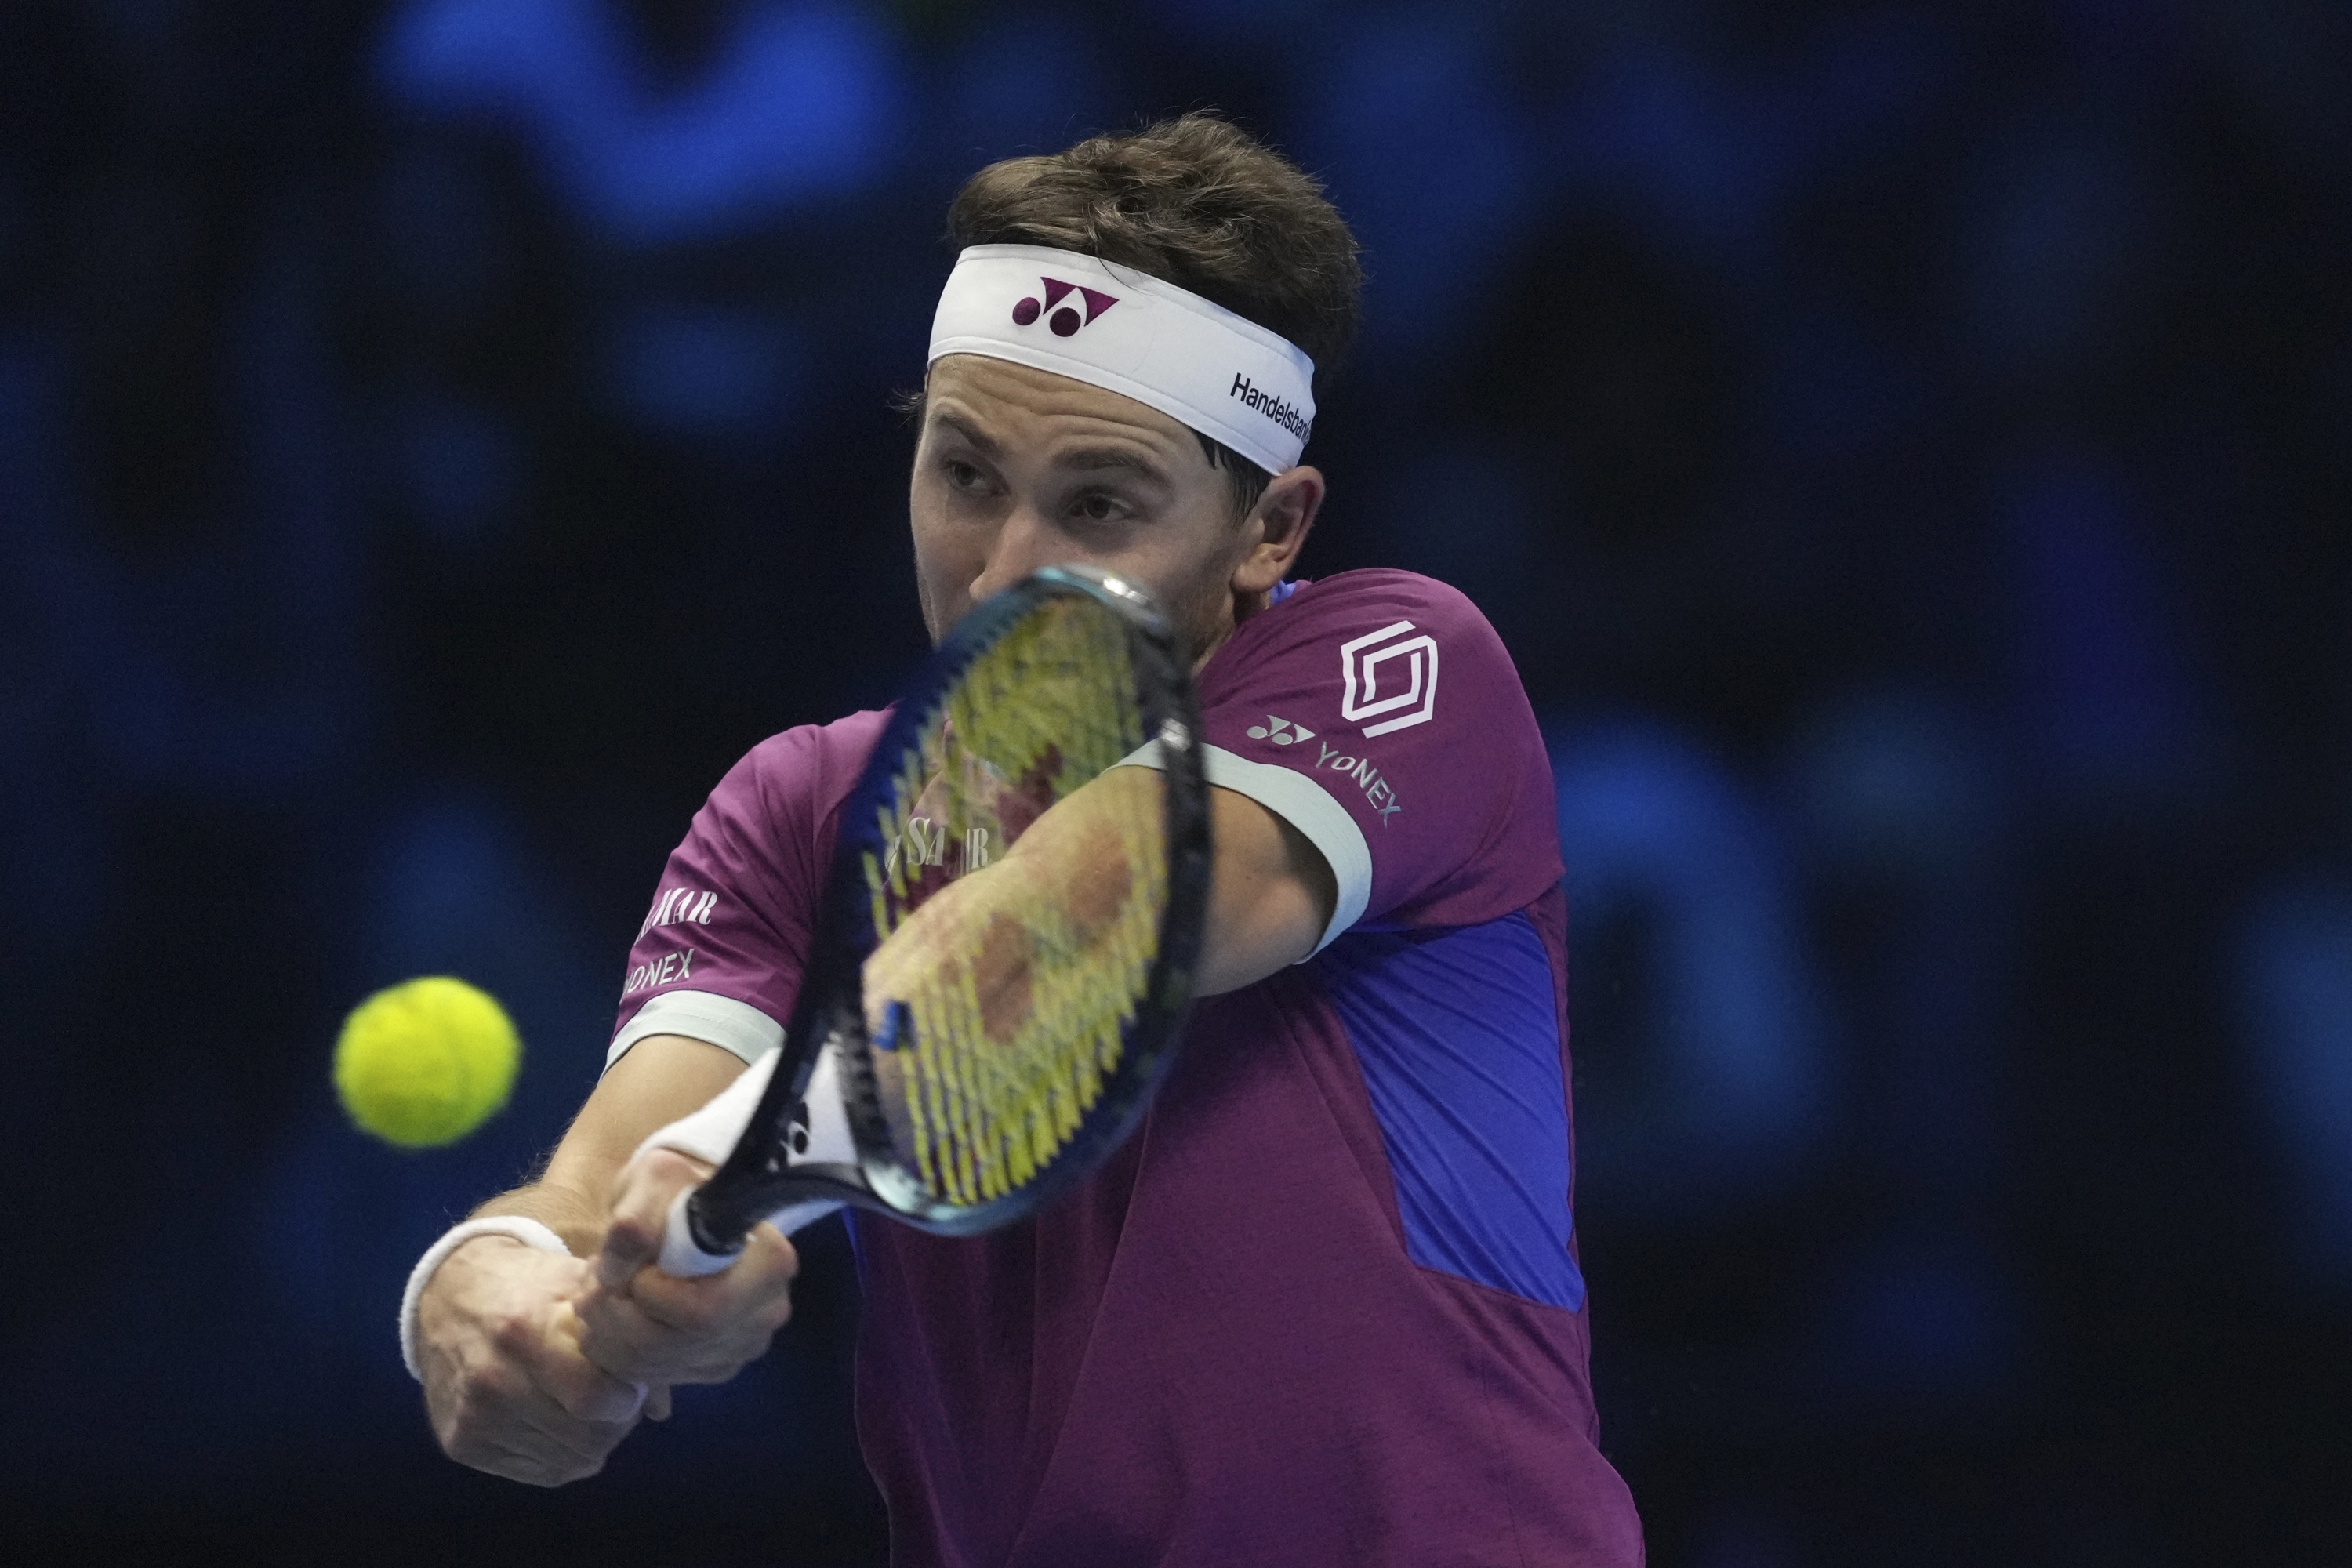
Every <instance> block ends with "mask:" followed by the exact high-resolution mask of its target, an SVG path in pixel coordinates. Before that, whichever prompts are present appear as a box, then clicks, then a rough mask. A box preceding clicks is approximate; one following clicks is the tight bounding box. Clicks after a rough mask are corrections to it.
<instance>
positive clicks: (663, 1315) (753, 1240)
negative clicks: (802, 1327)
mask: <svg viewBox="0 0 2352 1568" xmlns="http://www.w3.org/2000/svg"><path fill="white" fill-rule="evenodd" d="M800 1268H801V1258H800V1253H799V1251H798V1249H796V1248H795V1247H793V1244H792V1243H791V1242H789V1241H787V1240H785V1239H784V1236H783V1233H782V1231H780V1230H778V1229H777V1228H776V1227H775V1226H772V1225H769V1224H767V1223H766V1222H765V1221H762V1222H761V1223H760V1224H759V1225H756V1226H752V1227H751V1234H750V1235H749V1236H747V1237H744V1238H743V1250H742V1252H741V1253H740V1254H739V1255H737V1257H736V1259H735V1261H734V1262H733V1263H732V1264H730V1265H729V1266H728V1268H727V1269H726V1271H725V1272H723V1273H719V1274H709V1275H705V1276H703V1277H702V1278H700V1279H674V1278H672V1277H671V1276H669V1275H667V1274H665V1273H663V1272H662V1271H661V1270H660V1269H659V1268H653V1267H651V1266H647V1267H646V1268H640V1269H639V1270H638V1271H637V1273H636V1274H635V1276H634V1277H633V1278H631V1279H630V1280H629V1282H628V1296H629V1299H630V1300H632V1301H633V1302H635V1304H636V1306H637V1308H638V1309H639V1310H641V1311H643V1312H644V1314H645V1315H646V1317H647V1318H649V1319H651V1320H652V1321H654V1322H656V1323H658V1324H661V1325H663V1326H665V1327H667V1328H672V1329H676V1330H677V1331H680V1332H682V1333H686V1334H692V1335H712V1336H717V1335H721V1334H723V1333H724V1332H725V1331H727V1330H728V1329H730V1328H740V1329H749V1330H751V1331H756V1332H759V1333H761V1334H769V1333H773V1332H774V1331H776V1330H777V1329H778V1328H781V1327H782V1325H783V1324H784V1322H785V1321H787V1320H788V1319H789V1318H790V1317H791V1316H792V1284H793V1279H794V1277H795V1276H797V1275H798V1274H799V1273H800Z"/></svg>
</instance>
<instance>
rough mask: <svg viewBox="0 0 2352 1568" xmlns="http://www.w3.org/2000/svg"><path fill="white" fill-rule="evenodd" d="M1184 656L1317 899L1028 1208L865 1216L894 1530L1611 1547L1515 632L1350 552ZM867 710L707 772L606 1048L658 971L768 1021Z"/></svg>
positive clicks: (864, 1429) (1546, 790)
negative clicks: (1312, 915) (1285, 832)
mask: <svg viewBox="0 0 2352 1568" xmlns="http://www.w3.org/2000/svg"><path fill="white" fill-rule="evenodd" d="M1199 684H1200V695H1201V704H1202V719H1203V731H1204V737H1205V739H1206V741H1207V742H1208V743H1209V746H1210V748H1211V750H1210V753H1209V769H1210V779H1211V782H1212V783H1213V784H1219V785H1221V786H1223V787H1226V788H1233V789H1238V790H1240V791H1241V792H1242V793H1244V794H1247V795H1251V796H1253V797H1254V798H1255V799H1258V800H1260V801H1261V802H1263V803H1264V804H1265V805H1267V806H1268V808H1269V809H1272V810H1275V811H1276V812H1278V813H1279V814H1281V815H1282V816H1284V817H1285V818H1286V820H1288V821H1290V822H1291V823H1292V824H1293V826H1297V827H1298V828H1299V830H1300V831H1302V832H1303V833H1305V834H1307V837H1309V838H1310V839H1312V840H1313V841H1314V842H1315V843H1316V844H1317V845H1318V847H1320V848H1321V849H1322V851H1323V853H1324V855H1325V857H1326V858H1327V859H1328V860H1329V861H1330V862H1331V864H1332V867H1333V870H1334V872H1335V875H1336V876H1337V877H1338V879H1339V893H1340V896H1339V913H1338V915H1337V916H1336V917H1335V921H1334V928H1335V929H1334V930H1333V931H1332V932H1330V933H1329V934H1328V936H1327V939H1326V944H1325V945H1324V946H1323V947H1322V948H1321V949H1320V950H1319V951H1318V953H1317V954H1316V955H1315V956H1314V957H1313V958H1311V959H1310V960H1308V961H1307V962H1306V963H1301V964H1298V965H1297V966H1295V967H1293V968H1291V969H1289V970H1287V971H1286V972H1284V973H1280V974H1276V975H1274V976H1272V977H1271V978H1269V979H1267V980H1265V981H1262V982H1260V983H1259V984H1255V985H1252V986H1250V987H1247V988H1246V989H1244V990H1242V991H1239V992H1235V993H1234V994H1230V995H1225V996H1220V997H1214V998H1211V999H1208V1000H1206V1001H1204V1002H1202V1003H1201V1004H1200V1005H1198V1006H1197V1007H1196V1008H1195V1010H1194V1012H1193V1015H1192V1022H1191V1024H1190V1026H1189V1028H1188V1032H1187V1036H1186V1041H1185V1047H1184V1050H1183V1053H1182V1055H1181V1057H1180V1058H1179V1060H1178V1062H1177V1065H1176V1067H1175V1068H1174V1070H1173V1071H1172V1072H1171V1075H1170V1078H1169V1080H1168V1083H1167V1085H1166V1087H1165V1088H1164V1089H1162V1091H1161V1093H1160V1098H1159V1100H1157V1101H1156V1102H1155V1104H1154V1105H1153V1107H1152V1109H1151V1110H1150V1114H1149V1115H1148V1117H1147V1118H1146V1120H1145V1121H1144V1123H1143V1126H1142V1127H1141V1129H1140V1130H1139V1131H1138V1133H1137V1134H1136V1136H1135V1138H1134V1139H1133V1140H1132V1141H1131V1142H1129V1144H1128V1145H1127V1146H1126V1147H1125V1148H1124V1149H1123V1150H1121V1151H1120V1152H1119V1153H1118V1155H1117V1156H1115V1157H1114V1158H1113V1159H1112V1161H1111V1162H1110V1163H1108V1165H1107V1166H1106V1167H1105V1168H1104V1169H1103V1170H1102V1171H1101V1172H1099V1173H1097V1174H1096V1175H1095V1176H1094V1177H1092V1178H1091V1179H1090V1180H1088V1181H1087V1183H1085V1184H1083V1185H1081V1186H1080V1187H1079V1188H1078V1189H1077V1190H1076V1191H1075V1192H1074V1193H1072V1194H1070V1195H1069V1196H1068V1197H1067V1198H1066V1199H1064V1200H1063V1201H1062V1202H1060V1203H1059V1204H1057V1205H1055V1207H1054V1208H1052V1209H1051V1210H1049V1211H1048V1212H1047V1213H1045V1215H1041V1216H1039V1217H1037V1218H1036V1219H1034V1220H1031V1221H1028V1222H1026V1223H1024V1224H1021V1225H1017V1226H1011V1227H1009V1228H1007V1229H1005V1230H1003V1231H999V1232H996V1233H994V1234H992V1235H990V1236H986V1237H972V1238H966V1239H952V1240H951V1239H948V1238H943V1237H931V1236H927V1235H924V1234H922V1233H920V1232H918V1231H915V1230H913V1229H910V1228H908V1227H906V1226H898V1225H894V1224H892V1223H890V1222H888V1221H887V1220H883V1219H879V1218H877V1217H875V1216H872V1215H856V1218H855V1220H854V1222H853V1235H854V1236H855V1237H856V1241H857V1243H858V1251H859V1261H860V1266H861V1268H862V1271H863V1273H864V1277H865V1283H866V1311H865V1323H864V1328H863V1331H862V1335H861V1339H860V1342H859V1345H858V1352H857V1426H858V1434H859V1437H860V1440H861V1442H862V1444H863V1446H864V1449H865V1453H866V1462H867V1464H868V1466H869V1468H871V1469H872V1471H873V1473H874V1477H875V1479H876V1481H877V1483H878V1485H879V1486H880V1488H881V1489H882V1492H883V1495H884V1497H885V1499H886V1500H887V1503H888V1505H889V1510H890V1521H891V1560H892V1562H893V1563H895V1564H899V1565H901V1568H917V1565H930V1564H939V1565H941V1568H950V1565H952V1568H1000V1565H1003V1568H1016V1565H1017V1568H1049V1565H1062V1564H1085V1565H1088V1568H1094V1565H1107V1564H1113V1563H1160V1564H1166V1565H1169V1568H1190V1565H1195V1564H1211V1563H1302V1564H1304V1563H1315V1564H1325V1563H1329V1564H1339V1563H1346V1564H1350V1565H1364V1568H1374V1565H1381V1564H1395V1565H1397V1568H1405V1565H1408V1564H1411V1565H1416V1568H1419V1565H1425V1564H1435V1563H1446V1564H1486V1563H1493V1564H1498V1565H1499V1564H1511V1565H1513V1568H1550V1565H1559V1568H1570V1565H1575V1568H1602V1565H1607V1568H1623V1565H1628V1564H1634V1563H1640V1562H1641V1561H1642V1559H1643V1549H1642V1538H1641V1527H1640V1523H1639V1521H1638V1520H1637V1518H1636V1517H1635V1514H1634V1510H1633V1503H1632V1500H1631V1498H1630V1497H1629V1496H1628V1494H1627V1492H1626V1489H1625V1487H1624V1484H1623V1482H1622V1480H1621V1479H1619V1478H1618V1476H1617V1474H1616V1472H1615V1470H1614V1469H1613V1468H1612V1467H1611V1466H1610V1464H1609V1462H1608V1460H1607V1459H1606V1458H1603V1457H1602V1455H1601V1452H1600V1449H1599V1447H1598V1438H1599V1428H1598V1425H1597V1423H1596V1421H1595V1418H1594V1415H1593V1409H1592V1398H1591V1384H1590V1380H1589V1377H1588V1373H1587V1338H1586V1331H1587V1316H1586V1304H1585V1289H1584V1281H1583V1278H1582V1275H1581V1273H1580V1269H1579V1268H1578V1265H1577V1260H1576V1247H1575V1238H1574V1234H1573V1225H1572V1218H1571V1215H1572V1210H1571V1198H1572V1192H1571V1187H1572V1175H1571V1169H1572V1167H1571V1158H1570V1155H1571V1135H1570V1108H1569V1100H1568V1089H1567V1085H1568V1081H1569V1071H1568V1051H1567V1014H1566V978H1565V977H1566V967H1565V910H1564V906H1563V904H1562V901H1561V898H1560V894H1559V871H1560V868H1559V847H1558V842H1557V833H1556V828H1555V826H1554V816H1553V800H1552V785H1551V775H1550V770H1549V764H1548V763H1547V761H1546V758H1545V754H1544V749H1543V744H1542V739H1541V736H1540V735H1539V734H1538V731H1537V728H1536V724H1535V720H1534V717H1533V715H1532V714H1531V713H1530V712H1529V711H1528V704H1527V700H1526V697H1525V695H1524V693H1523V692H1522V690H1521V689H1520V685H1519V681H1518V677H1517V672H1516V670H1514V669H1513V668H1512V666H1511V662H1510V659H1509V657H1508V655H1507V653H1506V652H1505V650H1504V648H1503V647H1502V645H1501V642H1500V641H1499V640H1498V639H1497V638H1496V636H1495V634H1494V632H1493V630H1492V629H1491V628H1490V627H1489V626H1487V625H1486V621H1485V619H1484V617H1482V616H1480V615H1479V614H1478V612H1477V610H1476V609H1475V607H1474V606H1473V605H1471V604H1470V603H1469V601H1467V600H1466V599H1465V598H1464V597H1463V596H1462V595H1459V594H1457V593H1455V592H1454V590H1452V589H1450V588H1448V587H1445V586H1444V584H1438V583H1434V582H1432V581H1430V580H1429V579H1427V578H1424V577H1419V576H1415V575H1413V574H1410V573H1403V572H1386V571H1376V572H1352V573H1346V574H1341V575H1339V576H1337V577H1332V578H1328V579H1324V580H1321V581H1319V582H1316V583H1311V584H1302V585H1300V586H1299V587H1298V588H1297V591H1295V592H1293V593H1291V594H1290V595H1288V596H1287V597H1286V599H1285V600H1284V601H1283V602H1282V603H1280V604H1278V605H1276V606H1274V607H1273V608H1271V609H1269V610H1267V611H1266V612H1265V613H1264V614H1261V615H1259V616H1255V617H1253V618H1252V619H1250V620H1249V621H1247V622H1246V623H1244V625H1243V626H1241V627H1240V628H1239V630H1238V631H1236V632H1235V634H1234V637H1232V639H1231V640H1229V641H1228V642H1227V643H1226V644H1225V646H1224V647H1222V648H1220V649H1219V650H1218V652H1217V654H1216V656H1215V657H1214V658H1213V659H1211V660H1210V662H1209V664H1208V666H1207V667H1206V668H1204V669H1203V670H1202V675H1201V679H1200V683H1199ZM880 722H881V717H880V715H878V714H870V713H869V714H858V715H856V716H853V717H851V718H849V719H845V720H843V721H840V722H838V723H835V724H832V725H827V726H824V727H823V728H809V729H802V730H795V731H789V732H788V733H786V734H783V735H780V736H777V737H775V738H774V739H772V740H770V741H767V742H762V743H761V745H760V746H759V747H757V748H756V749H754V750H753V752H751V755H749V756H748V757H746V758H745V759H744V760H743V762H742V763H739V764H738V765H737V766H736V767H735V768H734V769H733V770H732V771H731V772H730V773H729V774H728V776H727V778H726V779H725V780H724V781H723V782H722V783H721V784H719V788H718V790H716V791H715V792H714V793H713V794H712V795H711V798H710V802H709V805H706V806H705V807H704V809H703V811H702V812H701V813H700V814H699V815H698V816H697V817H696V819H695V823H694V826H693V829H692V830H691V831H690V832H689V833H688V837H687V839H686V842H685V843H684V844H682V845H681V846H680V847H679V848H678V850H677V854H676V855H674V856H673V857H672V858H671V861H670V865H669V868H668V871H667V875H666V876H665V877H664V879H663V884H662V887H661V889H659V891H658V892H657V894H656V900H655V904H654V907H653V910H652V912H651V913H650V914H649V916H648V920H647V924H646V929H645V931H644V932H643V933H642V934H641V935H640V937H639V940H638V943H637V946H636V948H635V950H634V951H633V952H632V953H631V955H630V971H629V984H630V985H631V986H632V989H631V991H630V993H629V994H627V995H626V996H625V999H624V1011H623V1017H622V1023H623V1026H624V1027H623V1030H622V1031H621V1033H620V1034H619V1035H618V1036H616V1041H617V1042H620V1043H625V1041H626V1040H627V1039H628V1038H629V1037H631V1035H632V1032H633V1031H632V1030H631V1028H630V1027H629V1026H630V1025H631V1024H632V1021H633V1020H637V1019H638V1018H639V1017H640V1010H641V1009H645V1008H646V1007H647V1004H648V1002H649V1000H651V999H656V998H664V999H667V1000H666V1001H664V1002H662V1004H661V1005H658V1006H655V1007H652V1008H651V1009H649V1011H648V1015H647V1018H646V1024H647V1025H648V1026H649V1024H650V1021H651V1019H652V1018H653V1017H656V1016H663V1012H662V1010H663V1007H667V1008H669V1009H670V1010H671V1013H672V1014H673V1015H674V1016H670V1017H669V1018H668V1020H667V1021H666V1022H665V1023H663V1025H662V1026H663V1028H664V1029H665V1030H674V1031H675V1032H678V1033H685V1034H689V1035H694V1034H697V1033H698V1031H697V1029H696V1028H694V1027H691V1026H687V1025H685V1024H683V1023H680V1022H679V1021H678V1020H679V1019H680V1018H684V1017H690V1016H693V1014H694V1010H695V1009H696V1008H698V1007H699V1008H701V1009H703V1010H705V1011H707V1012H709V1013H710V1014H711V1015H712V1016H714V1017H716V1016H720V1015H725V1016H728V1017H730V1018H737V1019H740V1018H741V1017H745V1016H749V1017H751V1018H752V1019H754V1020H755V1022H759V1023H764V1022H765V1021H767V1020H773V1019H781V1018H782V1017H784V1016H787V1015H788V1014H789V1012H790V1009H791V1003H792V996H793V989H794V987H795V986H796V984H797V983H798V978H799V973H800V967H801V963H802V961H803V953H804V952H806V949H807V943H808V921H809V918H810V915H811V912H812V911H813V910H814V907H815V903H816V900H817V894H818V889H819V888H820V886H821V883H822V876H823V870H824V866H825V864H826V857H827V855H828V854H829V852H830V848H831V840H832V837H833V831H834V826H835V816H836V814H837V813H838V810H839V808H840V805H841V802H842V799H843V797H844V796H845V795H846V794H847V792H848V791H849V789H850V788H851V787H852V786H853V784H855V782H856V775H857V773H858V770H859V768H860V767H861V766H862V764H863V763H864V761H865V757H866V752H867V751H868V750H869V749H870V748H871V746H872V744H873V741H874V738H875V735H876V733H877V731H878V728H879V725H880ZM688 955H690V956H688ZM681 963H684V964H685V965H686V972H685V973H679V966H680V964H681ZM665 975H667V978H665ZM730 1026H731V1025H725V1024H720V1025H715V1026H713V1027H712V1028H711V1029H710V1030H709V1033H710V1034H713V1035H717V1034H723V1033H725V1032H726V1030H727V1028H729V1027H730ZM771 1027H772V1026H771ZM719 1043H720V1044H727V1045H730V1046H732V1047H733V1048H737V1049H739V1050H745V1049H746V1047H744V1045H742V1044H741V1043H739V1042H737V1041H732V1040H728V1039H721V1040H719ZM753 1049H756V1045H755V1046H754V1047H753ZM746 1054H751V1051H746Z"/></svg>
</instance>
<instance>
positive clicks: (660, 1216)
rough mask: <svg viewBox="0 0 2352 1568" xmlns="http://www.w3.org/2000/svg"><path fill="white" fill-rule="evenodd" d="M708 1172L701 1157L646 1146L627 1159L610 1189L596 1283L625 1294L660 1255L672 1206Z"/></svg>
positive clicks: (597, 1263) (707, 1174) (697, 1184)
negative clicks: (609, 1213)
mask: <svg viewBox="0 0 2352 1568" xmlns="http://www.w3.org/2000/svg"><path fill="white" fill-rule="evenodd" d="M708 1178H709V1167H708V1166H706V1165H704V1164H703V1163H701V1162H700V1161H698V1160H692V1159H688V1157H687V1156H686V1155H684V1154H680V1153H678V1152H677V1151H675V1150H671V1149H648V1150H646V1152H644V1153H642V1154H639V1155H638V1156H637V1157H636V1158H635V1159H634V1160H632V1161H630V1162H629V1163H628V1164H627V1165H626V1166H625V1167H624V1168H623V1169H622V1172H621V1177H620V1181H619V1182H618V1184H616V1185H615V1187H614V1193H613V1213H612V1217H611V1220H610V1222H609V1223H608V1224H607V1225H606V1226H605V1228H604V1247H602V1249H600V1250H599V1251H598V1253H597V1255H596V1280H597V1283H598V1284H600V1285H602V1286H604V1289H607V1290H616V1291H624V1292H625V1290H626V1289H628V1284H629V1281H630V1280H632V1279H635V1278H636V1275H637V1270H639V1269H641V1268H645V1267H646V1265H647V1264H649V1263H651V1262H653V1260H654V1259H655V1258H658V1257H659V1256H660V1255H661V1245H662V1233H663V1231H664V1230H665V1229H666V1228H667V1226H668V1224H669V1209H670V1205H671V1204H673V1203H675V1202H676V1201H677V1195H678V1194H680V1193H683V1192H685V1191H687V1190H688V1188H691V1187H697V1186H699V1185H701V1184H702V1183H703V1182H704V1181H705V1180H707V1179H708Z"/></svg>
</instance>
